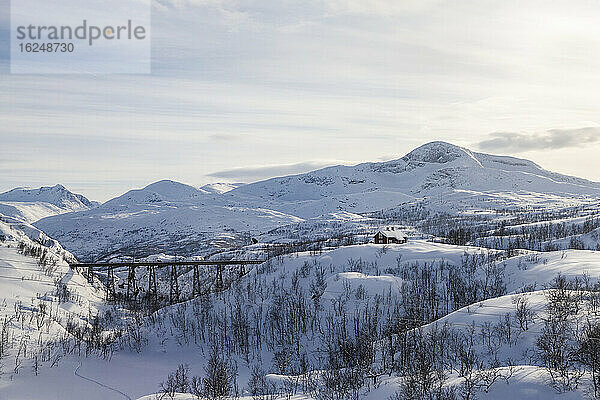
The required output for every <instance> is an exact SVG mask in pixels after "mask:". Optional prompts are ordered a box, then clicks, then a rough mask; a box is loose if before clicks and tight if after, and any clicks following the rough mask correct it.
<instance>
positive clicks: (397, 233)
mask: <svg viewBox="0 0 600 400" xmlns="http://www.w3.org/2000/svg"><path fill="white" fill-rule="evenodd" d="M378 233H381V234H382V235H383V236H385V237H387V238H396V239H406V238H407V237H408V235H407V234H405V233H404V232H402V231H400V230H393V231H378V232H377V233H376V235H377V234H378Z"/></svg>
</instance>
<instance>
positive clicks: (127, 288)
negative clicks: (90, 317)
mask: <svg viewBox="0 0 600 400" xmlns="http://www.w3.org/2000/svg"><path fill="white" fill-rule="evenodd" d="M264 262H265V260H215V261H211V260H203V261H131V262H115V263H109V262H96V263H73V264H71V268H73V269H75V270H77V271H79V272H81V273H82V274H83V276H85V277H86V279H87V280H88V282H90V283H93V282H94V276H97V275H98V273H102V274H103V275H105V279H103V283H104V285H105V286H106V292H107V300H116V299H118V298H121V299H123V300H125V301H128V302H131V301H136V300H137V298H138V296H139V295H140V293H142V292H145V294H146V295H147V296H148V297H149V298H150V299H157V298H158V296H159V284H158V283H159V280H158V279H161V277H162V279H168V286H169V301H170V302H171V303H174V302H177V301H179V300H180V295H181V291H180V285H179V279H180V275H181V274H180V271H178V270H180V269H182V268H187V269H188V271H186V272H192V288H191V296H192V297H196V296H198V295H200V294H201V274H206V273H207V272H208V273H210V271H211V270H213V269H214V279H215V290H217V291H219V290H222V289H224V282H223V272H225V271H226V270H228V271H231V272H233V273H237V274H238V275H239V277H242V276H244V275H245V274H246V267H247V266H248V265H257V264H262V263H264ZM190 267H191V268H190ZM203 267H204V268H203ZM140 268H146V269H147V270H146V272H147V282H146V284H147V288H146V289H144V288H142V287H140V283H139V282H138V281H139V279H138V270H139V269H140ZM161 268H168V269H169V271H168V274H160V275H158V279H157V271H158V270H159V269H161ZM207 268H208V269H207ZM116 270H122V271H123V272H125V271H126V272H127V279H126V280H124V281H123V282H122V283H121V284H117V279H115V271H116ZM165 276H168V278H166V277H165ZM203 277H204V278H206V276H205V275H204V276H203ZM118 289H121V290H122V291H119V290H118Z"/></svg>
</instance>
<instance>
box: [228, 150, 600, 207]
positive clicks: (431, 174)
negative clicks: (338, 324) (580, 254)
mask: <svg viewBox="0 0 600 400" xmlns="http://www.w3.org/2000/svg"><path fill="white" fill-rule="evenodd" d="M507 192H510V193H511V196H512V198H513V199H514V200H515V201H511V199H510V198H507V196H505V193H507ZM532 193H537V194H544V196H541V197H542V198H541V199H540V198H538V197H537V196H532V195H531V194H532ZM519 194H522V195H523V196H519ZM545 194H551V195H552V196H558V199H557V200H558V201H561V200H564V201H565V202H572V201H574V200H575V199H579V200H581V201H585V200H586V199H589V198H592V199H598V198H600V183H596V182H590V181H587V180H585V179H579V178H574V177H570V176H566V175H561V174H557V173H553V172H550V171H546V170H544V169H543V168H541V167H540V166H539V165H537V164H535V163H533V162H531V161H528V160H523V159H518V158H514V157H505V156H494V155H489V154H483V153H476V152H472V151H470V150H468V149H465V148H462V147H459V146H455V145H452V144H449V143H445V142H432V143H428V144H425V145H423V146H421V147H419V148H417V149H415V150H413V151H412V152H410V153H409V154H407V155H406V156H404V157H402V158H400V159H397V160H393V161H388V162H382V163H365V164H359V165H356V166H335V167H328V168H324V169H320V170H317V171H313V172H309V173H305V174H300V175H295V176H287V177H282V178H274V179H269V180H266V181H263V182H258V183H253V184H249V185H246V186H242V187H240V188H238V189H235V190H233V191H231V192H229V193H227V195H228V196H232V197H234V198H235V197H238V198H239V197H241V198H244V197H245V196H247V197H249V198H253V199H256V200H255V201H257V202H260V203H262V204H263V206H265V207H269V208H274V209H277V210H279V211H282V212H285V213H289V214H293V215H296V216H299V217H302V218H311V217H316V216H318V215H322V214H325V213H328V212H333V211H349V212H354V213H361V212H368V211H376V210H381V209H385V208H390V207H394V206H396V205H398V204H401V203H406V202H411V201H417V200H420V199H426V200H428V201H429V203H434V204H437V205H438V206H440V205H441V204H440V203H442V202H444V201H443V200H447V197H448V196H454V197H455V199H454V201H452V202H448V201H445V202H444V203H450V204H449V205H448V206H447V207H446V208H448V207H450V208H451V207H455V208H463V209H464V208H465V207H467V206H468V207H470V208H480V207H485V208H490V207H492V208H493V207H497V208H508V207H510V206H511V205H512V206H516V205H518V206H524V205H527V204H532V203H536V202H538V201H547V200H548V197H547V196H545ZM482 199H483V200H482ZM482 203H485V204H482Z"/></svg>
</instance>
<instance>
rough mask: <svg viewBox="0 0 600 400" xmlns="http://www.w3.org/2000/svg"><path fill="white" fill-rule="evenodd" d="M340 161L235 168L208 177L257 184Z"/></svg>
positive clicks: (336, 163)
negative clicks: (264, 180) (257, 182)
mask: <svg viewBox="0 0 600 400" xmlns="http://www.w3.org/2000/svg"><path fill="white" fill-rule="evenodd" d="M339 164H340V162H338V161H308V162H301V163H296V164H279V165H262V166H251V167H241V168H233V169H229V170H224V171H217V172H213V173H211V174H208V175H207V176H209V177H212V178H218V179H227V180H230V181H235V182H256V181H260V180H263V179H269V178H275V177H278V176H285V175H294V174H302V173H305V172H309V171H314V170H316V169H320V168H324V167H327V166H331V165H339Z"/></svg>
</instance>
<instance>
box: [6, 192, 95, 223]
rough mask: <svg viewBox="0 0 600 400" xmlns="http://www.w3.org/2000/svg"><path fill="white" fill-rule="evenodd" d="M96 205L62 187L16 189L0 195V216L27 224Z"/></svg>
mask: <svg viewBox="0 0 600 400" xmlns="http://www.w3.org/2000/svg"><path fill="white" fill-rule="evenodd" d="M98 205H99V203H97V202H93V201H90V200H88V199H87V198H86V197H84V196H82V195H80V194H76V193H73V192H71V191H69V190H67V189H66V188H65V187H64V186H62V185H56V186H52V187H41V188H38V189H29V188H16V189H12V190H10V191H8V192H5V193H1V194H0V214H3V215H5V216H8V217H12V218H16V219H19V220H21V221H23V222H28V223H32V222H35V221H37V220H39V219H42V218H45V217H49V216H53V215H59V214H64V213H68V212H73V211H84V210H89V209H90V208H93V207H96V206H98Z"/></svg>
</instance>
